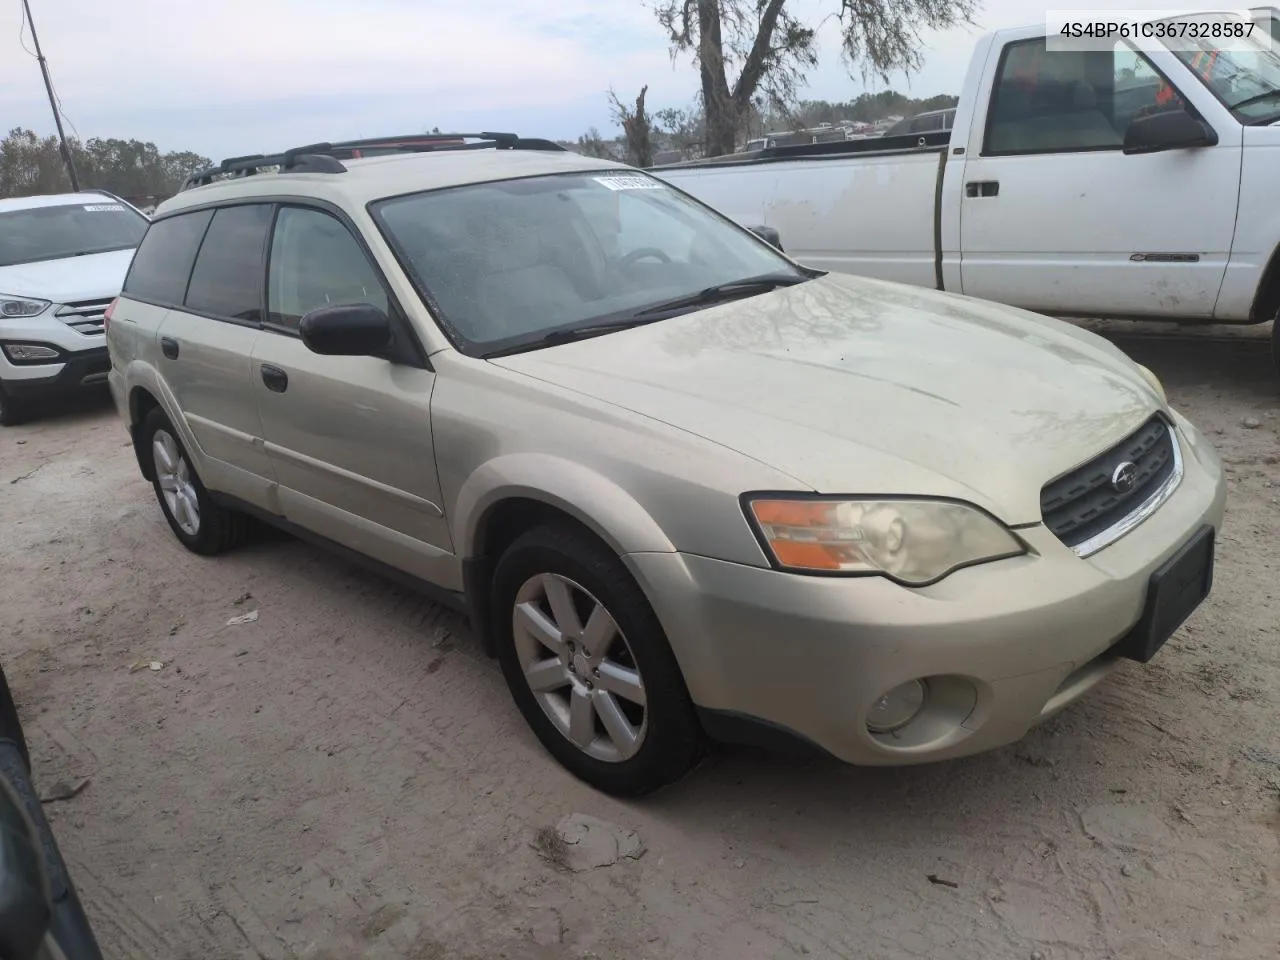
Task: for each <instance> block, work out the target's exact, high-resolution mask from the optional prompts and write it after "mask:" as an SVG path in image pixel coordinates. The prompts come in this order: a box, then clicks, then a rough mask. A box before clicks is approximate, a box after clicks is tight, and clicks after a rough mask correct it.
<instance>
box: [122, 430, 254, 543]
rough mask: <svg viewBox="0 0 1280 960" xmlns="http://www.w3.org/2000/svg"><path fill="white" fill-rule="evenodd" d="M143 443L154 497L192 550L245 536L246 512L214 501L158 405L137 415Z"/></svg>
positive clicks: (183, 541) (177, 535) (177, 534)
mask: <svg viewBox="0 0 1280 960" xmlns="http://www.w3.org/2000/svg"><path fill="white" fill-rule="evenodd" d="M142 449H143V450H144V451H145V455H146V456H149V457H150V458H151V467H152V475H153V476H154V477H155V480H154V481H152V485H153V486H154V487H155V491H156V499H157V500H159V501H160V509H161V510H162V511H163V512H164V518H165V519H166V520H168V521H169V527H170V529H171V530H173V533H174V536H176V537H177V538H178V540H180V541H181V542H182V545H183V546H184V547H186V548H187V549H188V550H191V551H193V552H194V553H200V554H206V555H207V554H215V553H222V552H223V551H224V550H229V549H230V548H231V547H234V546H236V545H237V544H238V543H240V542H241V541H242V540H243V539H244V534H245V528H246V522H247V518H246V517H245V516H244V515H243V514H241V513H238V512H236V511H234V510H228V509H226V508H225V507H220V506H218V504H216V503H214V502H213V498H212V497H210V496H209V491H208V490H206V489H205V486H204V484H203V483H201V482H200V477H199V476H198V475H197V474H196V471H195V467H193V466H192V465H191V458H190V457H189V456H188V455H187V451H186V449H185V448H184V447H183V446H182V441H180V440H179V439H178V432H177V431H176V430H175V429H174V428H173V424H172V423H170V422H169V418H168V417H167V416H165V413H164V411H163V410H161V409H160V408H159V407H156V408H155V409H153V410H152V411H151V412H150V413H148V414H147V416H146V419H145V420H143V421H142Z"/></svg>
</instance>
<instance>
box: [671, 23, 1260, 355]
mask: <svg viewBox="0 0 1280 960" xmlns="http://www.w3.org/2000/svg"><path fill="white" fill-rule="evenodd" d="M1272 14H1274V17H1273V16H1272ZM1253 15H1254V17H1255V19H1256V20H1257V21H1258V23H1257V25H1256V26H1257V28H1258V30H1259V32H1260V33H1261V34H1262V35H1263V39H1262V41H1261V42H1258V43H1253V42H1251V41H1250V42H1249V43H1248V45H1247V46H1246V45H1244V44H1242V43H1241V41H1239V40H1232V41H1230V42H1226V43H1224V42H1221V41H1213V40H1203V41H1198V43H1199V44H1200V46H1199V48H1198V49H1196V50H1188V49H1185V47H1186V46H1187V41H1186V40H1185V39H1184V40H1183V41H1180V42H1178V43H1176V44H1175V43H1172V42H1169V43H1167V44H1166V43H1165V42H1162V41H1160V40H1156V39H1135V40H1116V41H1115V42H1114V43H1110V42H1108V43H1107V45H1106V46H1105V48H1102V47H1100V46H1098V45H1097V44H1094V45H1093V47H1092V48H1091V49H1076V48H1073V49H1069V50H1056V49H1054V47H1055V45H1056V38H1055V41H1050V40H1049V39H1048V35H1047V31H1046V26H1045V24H1043V23H1042V24H1037V25H1035V26H1028V27H1021V28H1015V29H1008V30H997V31H993V32H991V33H988V34H987V35H985V36H984V37H983V38H982V39H981V40H980V41H979V42H978V44H977V48H976V49H975V50H974V53H973V59H972V61H971V62H970V64H969V68H968V72H967V74H966V76H965V81H964V87H963V91H962V93H961V96H960V103H959V105H958V108H957V112H956V117H955V122H954V127H953V128H952V130H951V131H950V132H949V133H946V132H944V133H938V134H924V135H919V136H917V135H909V136H906V137H893V138H883V139H876V140H860V141H847V142H841V143H828V144H814V145H809V146H796V147H780V148H776V149H767V150H764V151H761V152H760V153H758V154H756V155H755V156H754V157H751V158H741V157H740V158H737V159H735V158H732V157H724V158H714V159H711V160H703V161H696V162H692V163H686V164H678V165H672V166H664V167H658V168H655V169H654V170H653V173H655V174H656V175H658V176H660V177H662V178H663V179H665V180H667V181H669V182H670V183H672V184H673V185H675V186H677V187H679V188H681V189H683V190H685V191H686V192H688V193H690V194H692V195H693V196H695V197H697V198H699V199H701V200H703V201H704V202H706V203H708V204H709V205H711V206H713V207H716V208H717V209H719V210H720V211H721V212H723V213H724V214H726V215H727V216H729V217H731V218H733V219H735V220H737V221H738V222H740V223H742V224H743V225H746V226H752V227H755V226H764V227H770V228H773V229H774V230H776V231H777V232H778V235H779V236H780V238H781V241H782V244H783V246H784V247H785V249H786V251H787V252H788V253H789V254H790V255H792V256H793V257H795V258H796V259H798V260H800V261H801V262H804V263H807V264H809V265H812V266H814V267H819V268H822V269H826V270H834V271H842V272H846V273H854V274H861V275H865V276H870V277H877V278H881V279H885V280H895V281H900V282H904V283H909V284H916V285H919V286H926V287H934V288H937V289H941V290H949V291H955V292H957V293H963V294H965V295H968V296H975V297H981V298H984V299H988V300H996V301H1000V302H1004V303H1009V304H1013V305H1015V306H1019V307H1024V308H1027V309H1030V310H1035V311H1038V312H1041V313H1046V314H1052V315H1055V316H1065V317H1072V316H1074V317H1111V318H1132V319H1164V320H1177V321H1180V322H1211V323H1233V324H1245V323H1262V322H1265V321H1268V320H1272V319H1274V318H1275V317H1276V315H1277V313H1280V201H1278V200H1277V198H1280V42H1278V43H1277V45H1276V49H1275V50H1274V51H1273V50H1272V49H1271V48H1270V47H1271V45H1270V42H1269V41H1268V40H1267V39H1266V36H1265V34H1266V33H1267V32H1268V31H1269V30H1271V29H1274V27H1275V25H1276V22H1277V21H1280V11H1269V8H1266V9H1263V10H1258V9H1255V10H1254V11H1253ZM1275 330H1276V332H1275V333H1274V334H1273V337H1272V344H1273V351H1274V353H1275V358H1276V363H1277V366H1278V367H1280V323H1278V324H1276V325H1275Z"/></svg>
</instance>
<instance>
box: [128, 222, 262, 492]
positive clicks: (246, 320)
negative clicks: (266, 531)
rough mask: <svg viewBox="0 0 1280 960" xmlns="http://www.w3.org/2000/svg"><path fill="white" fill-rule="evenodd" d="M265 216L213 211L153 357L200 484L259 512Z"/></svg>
mask: <svg viewBox="0 0 1280 960" xmlns="http://www.w3.org/2000/svg"><path fill="white" fill-rule="evenodd" d="M206 213H207V211H206ZM271 214H272V206H271V204H269V203H245V204H237V205H234V206H226V207H220V208H218V209H217V210H216V211H215V212H214V213H213V215H212V218H211V220H210V221H209V225H208V228H207V229H206V230H205V233H204V239H203V241H202V242H201V244H200V249H199V252H198V253H197V255H196V259H195V266H194V267H193V268H192V271H191V278H190V281H189V282H188V283H187V285H186V290H185V294H184V297H183V300H182V305H181V306H180V307H176V308H175V309H172V310H170V311H168V313H167V314H166V315H165V317H164V320H163V321H162V322H161V324H160V328H159V331H158V347H159V350H158V351H157V365H158V367H159V369H160V372H161V374H162V375H163V376H164V379H165V382H167V383H168V385H169V387H170V389H171V390H172V391H173V394H174V397H175V399H176V400H177V402H178V407H179V409H180V410H181V411H182V414H183V416H184V417H185V418H186V421H187V424H188V425H189V426H190V428H191V432H192V434H193V435H194V436H195V439H196V442H197V443H198V444H199V445H200V450H201V452H202V453H203V454H204V457H205V458H206V465H205V470H206V474H207V475H206V476H205V477H204V478H203V479H204V481H205V484H206V485H207V486H209V487H210V488H212V489H215V490H219V491H221V492H223V493H228V494H231V495H233V496H237V497H240V498H242V499H245V500H248V501H249V502H250V503H254V504H256V505H259V506H262V507H269V505H270V487H271V484H272V483H273V482H274V476H273V473H272V469H271V461H270V458H268V456H267V454H266V450H265V449H264V447H263V440H262V422H261V420H259V419H258V408H257V405H256V403H255V402H254V391H253V389H252V379H251V373H252V367H251V358H252V355H253V348H254V344H255V343H256V342H257V339H258V337H259V335H260V333H261V331H260V329H259V325H260V323H261V322H262V300H263V296H262V293H263V282H264V265H265V255H266V242H267V231H268V227H269V225H270V223H271ZM113 322H114V318H113Z"/></svg>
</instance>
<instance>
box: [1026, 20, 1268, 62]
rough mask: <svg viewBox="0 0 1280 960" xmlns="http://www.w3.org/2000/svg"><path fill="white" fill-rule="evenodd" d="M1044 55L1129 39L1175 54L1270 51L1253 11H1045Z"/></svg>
mask: <svg viewBox="0 0 1280 960" xmlns="http://www.w3.org/2000/svg"><path fill="white" fill-rule="evenodd" d="M1045 27H1046V30H1045V41H1046V42H1045V49H1046V50H1047V51H1048V52H1049V53H1065V52H1068V51H1070V52H1079V51H1081V50H1104V51H1107V52H1110V51H1112V50H1113V49H1114V47H1115V45H1116V44H1117V43H1122V42H1124V41H1129V42H1130V43H1136V44H1137V45H1138V46H1142V45H1143V41H1147V42H1153V43H1157V44H1162V45H1164V46H1165V47H1168V48H1169V49H1170V50H1176V51H1191V52H1201V51H1218V50H1246V51H1255V52H1256V51H1258V50H1259V49H1262V50H1270V49H1271V47H1272V44H1271V31H1270V30H1269V29H1268V27H1267V24H1266V23H1265V22H1259V18H1255V16H1254V15H1253V13H1252V12H1250V11H1248V10H1241V11H1238V12H1236V11H1216V12H1212V13H1205V12H1203V11H1191V10H1183V11H1176V10H1050V11H1048V12H1047V14H1046V15H1045Z"/></svg>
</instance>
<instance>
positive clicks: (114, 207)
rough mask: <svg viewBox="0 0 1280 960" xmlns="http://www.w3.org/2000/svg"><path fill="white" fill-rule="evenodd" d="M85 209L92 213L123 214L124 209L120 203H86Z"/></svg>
mask: <svg viewBox="0 0 1280 960" xmlns="http://www.w3.org/2000/svg"><path fill="white" fill-rule="evenodd" d="M84 208H85V209H86V210H88V211H89V212H90V213H103V212H108V211H109V212H114V213H123V212H124V207H122V206H121V205H120V204H118V203H86V204H85V205H84Z"/></svg>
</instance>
